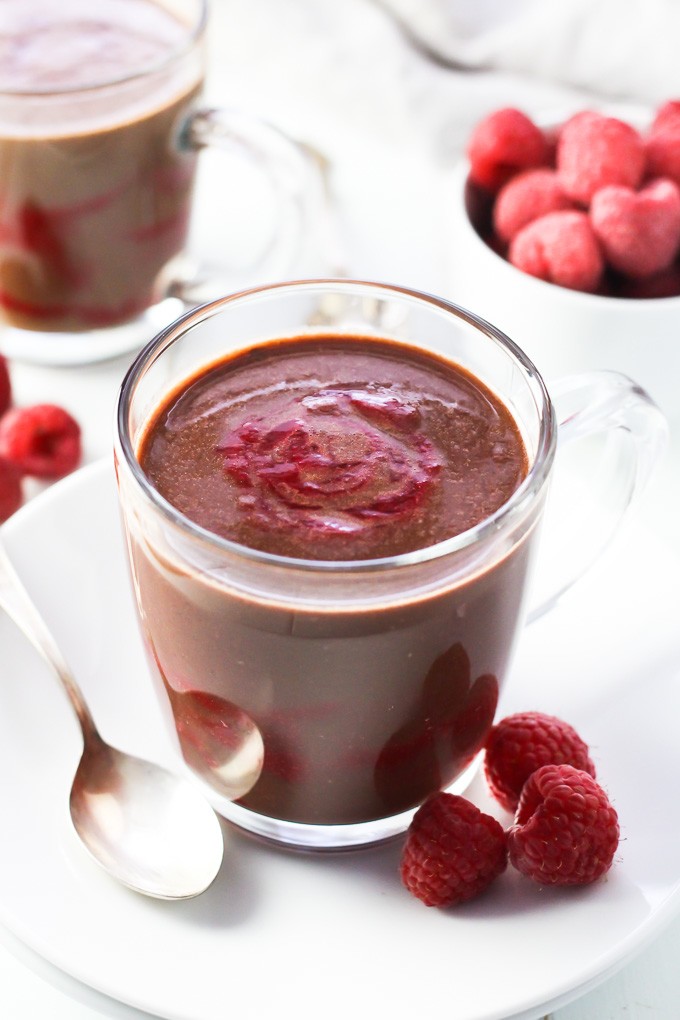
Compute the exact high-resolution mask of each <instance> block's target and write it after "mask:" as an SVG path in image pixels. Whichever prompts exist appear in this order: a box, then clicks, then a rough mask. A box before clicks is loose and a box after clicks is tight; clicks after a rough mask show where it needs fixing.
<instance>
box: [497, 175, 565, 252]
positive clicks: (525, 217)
mask: <svg viewBox="0 0 680 1020" xmlns="http://www.w3.org/2000/svg"><path fill="white" fill-rule="evenodd" d="M573 208H574V203H573V202H572V200H571V199H570V198H569V197H568V196H567V195H566V194H565V193H564V191H563V190H562V186H561V185H560V183H559V181H558V179H557V174H556V173H555V171H554V170H548V169H545V170H543V169H538V170H524V171H523V172H522V173H519V174H517V176H516V177H513V178H512V179H511V180H509V181H508V183H507V184H504V185H503V187H502V188H501V190H500V191H499V192H498V196H497V198H496V202H495V205H494V209H493V224H494V228H495V230H496V233H497V234H498V235H499V236H500V237H502V238H503V240H504V241H511V240H512V239H513V237H514V236H515V235H516V234H518V233H519V231H520V230H521V229H522V227H525V226H526V225H527V223H531V222H532V221H533V220H537V219H539V217H541V216H545V215H546V213H550V212H557V211H558V210H559V209H573Z"/></svg>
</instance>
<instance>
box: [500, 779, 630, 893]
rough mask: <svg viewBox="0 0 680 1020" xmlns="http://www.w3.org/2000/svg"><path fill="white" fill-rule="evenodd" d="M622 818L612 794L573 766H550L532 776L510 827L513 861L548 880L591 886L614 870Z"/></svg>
mask: <svg viewBox="0 0 680 1020" xmlns="http://www.w3.org/2000/svg"><path fill="white" fill-rule="evenodd" d="M618 845H619V822H618V817H617V814H616V811H615V810H614V808H613V807H612V805H611V804H610V803H609V799H608V798H607V794H606V793H605V792H604V790H603V789H602V787H601V786H599V785H598V783H596V782H595V780H594V779H593V777H592V776H590V775H588V773H587V772H582V771H580V770H579V769H575V768H574V767H573V766H572V765H544V766H543V767H542V768H540V769H538V771H536V772H534V774H533V775H532V776H530V778H529V779H528V780H527V782H526V785H525V787H524V789H523V790H522V796H521V797H520V801H519V807H518V808H517V814H516V815H515V823H514V825H513V826H512V827H511V828H510V829H509V830H508V852H509V858H510V863H511V864H512V865H513V866H514V867H515V868H517V870H518V871H521V872H522V874H523V875H527V876H528V877H529V878H533V879H535V881H537V882H540V883H542V884H543V885H587V884H588V883H589V882H594V881H595V880H596V879H598V878H600V877H601V876H602V875H604V873H605V872H606V871H608V870H609V868H610V866H611V863H612V860H613V858H614V854H615V852H616V848H617V846H618Z"/></svg>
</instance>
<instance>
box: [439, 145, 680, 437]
mask: <svg viewBox="0 0 680 1020" xmlns="http://www.w3.org/2000/svg"><path fill="white" fill-rule="evenodd" d="M468 172H469V164H468V163H467V161H463V162H461V163H460V164H459V165H458V166H457V167H456V169H455V171H454V176H453V181H452V188H451V199H452V209H451V210H450V214H451V220H450V222H451V230H452V236H451V240H450V253H451V266H450V270H449V280H450V286H449V289H448V296H449V297H450V298H451V299H452V300H453V301H456V302H457V303H458V304H461V305H463V306H464V307H466V308H469V309H470V310H471V311H474V312H476V313H477V314H478V315H481V316H482V317H483V318H485V319H487V320H488V321H489V322H492V323H493V324H494V326H497V327H498V328H499V329H502V330H503V331H504V332H505V333H506V334H507V335H508V336H509V337H510V338H511V339H512V340H514V341H515V342H516V343H517V344H518V345H519V346H520V347H521V348H523V350H524V351H525V352H526V353H527V354H528V355H529V357H530V358H531V359H532V360H533V361H534V362H535V363H536V366H537V367H538V369H539V371H540V372H541V373H542V375H543V376H544V378H545V379H546V382H547V383H548V385H549V384H550V380H551V379H553V378H556V377H558V376H563V375H566V374H570V373H572V372H580V371H587V370H591V369H601V368H603V369H613V370H616V371H619V372H623V373H624V374H625V375H627V376H629V377H630V378H631V379H633V380H634V381H635V382H637V383H638V384H639V385H640V386H642V388H643V389H645V390H646V391H647V393H648V394H649V395H650V396H651V397H652V399H653V400H654V401H655V402H656V403H657V404H658V406H659V407H660V408H661V410H662V411H663V412H664V413H665V414H666V416H667V417H669V418H672V417H680V297H665V298H637V299H636V298H619V297H603V296H601V295H596V294H586V293H583V292H580V291H575V290H568V289H567V288H565V287H560V286H557V285H556V284H553V283H546V282H545V281H543V280H539V279H537V278H536V277H533V276H530V275H529V274H527V273H524V272H522V271H521V270H519V269H516V268H515V267H514V266H513V265H511V264H510V263H509V262H507V261H506V260H505V259H504V258H503V257H502V256H501V255H498V254H497V253H496V252H495V251H493V249H492V248H490V247H489V246H488V245H487V244H486V242H485V241H484V240H482V238H481V236H480V235H479V234H478V233H477V231H476V230H475V228H474V227H473V225H472V222H471V220H470V215H469V209H468V203H469V202H470V201H471V189H470V188H469V186H468Z"/></svg>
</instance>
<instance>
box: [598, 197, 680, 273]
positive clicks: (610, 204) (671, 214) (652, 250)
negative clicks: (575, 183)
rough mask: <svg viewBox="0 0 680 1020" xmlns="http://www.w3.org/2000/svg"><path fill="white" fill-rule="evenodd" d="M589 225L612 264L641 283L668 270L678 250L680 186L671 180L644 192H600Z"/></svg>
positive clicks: (679, 241) (679, 243)
mask: <svg viewBox="0 0 680 1020" xmlns="http://www.w3.org/2000/svg"><path fill="white" fill-rule="evenodd" d="M590 222H591V223H592V225H593V230H594V232H595V236H596V237H597V238H598V240H599V242H600V244H601V246H602V250H603V251H604V254H605V258H606V260H607V262H608V263H609V265H610V266H612V267H613V268H614V269H617V270H618V271H619V272H620V273H623V274H624V275H625V276H630V277H633V278H637V279H640V278H644V277H646V276H652V275H654V274H655V273H659V272H661V271H662V270H663V269H668V267H669V266H670V265H671V263H672V262H673V260H674V258H675V256H676V255H677V253H678V248H680V188H678V186H677V185H676V184H674V183H673V181H669V180H657V181H652V182H651V183H650V184H648V185H646V187H644V188H642V189H641V190H640V191H632V190H631V189H630V188H624V187H621V186H618V187H616V186H612V187H609V188H602V190H601V191H598V192H596V194H595V195H594V196H593V201H592V203H591V207H590Z"/></svg>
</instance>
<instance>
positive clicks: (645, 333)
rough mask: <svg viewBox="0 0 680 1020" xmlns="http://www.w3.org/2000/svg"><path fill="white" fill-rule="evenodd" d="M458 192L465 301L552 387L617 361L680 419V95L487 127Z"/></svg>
mask: <svg viewBox="0 0 680 1020" xmlns="http://www.w3.org/2000/svg"><path fill="white" fill-rule="evenodd" d="M455 189H456V190H455V194H454V199H453V215H454V222H453V224H452V245H451V250H452V266H451V273H450V279H451V288H450V295H451V297H452V298H453V299H454V300H456V301H458V302H459V303H460V304H463V305H466V306H467V307H469V308H471V309H472V310H473V311H476V312H477V313H478V314H480V315H482V316H484V317H485V318H487V319H489V320H490V321H491V322H493V324H494V325H496V326H497V327H498V328H500V329H502V330H503V331H504V332H506V333H507V334H508V335H509V336H510V337H511V339H513V340H515V341H516V342H517V343H518V344H519V346H520V347H522V348H523V349H524V350H525V351H526V352H527V354H529V356H530V357H531V358H532V359H533V360H534V361H535V362H536V364H537V367H538V368H539V370H540V371H541V372H542V373H543V375H544V376H545V377H546V378H547V380H548V381H550V378H551V377H553V376H555V375H563V374H565V373H567V372H573V371H579V370H589V369H594V368H605V369H615V370H618V371H622V372H625V373H626V374H627V375H629V376H631V377H632V378H633V379H635V381H636V382H638V383H640V384H641V385H642V386H643V387H644V388H645V389H647V390H648V392H649V393H650V395H651V396H652V397H653V398H654V399H655V400H656V401H657V403H659V404H660V406H661V407H662V409H663V410H664V411H666V413H667V414H669V415H673V414H678V413H680V399H679V397H680V394H679V393H678V390H679V389H680V100H669V101H668V102H666V103H664V104H663V105H662V106H660V107H659V108H658V109H657V110H656V111H652V112H651V113H647V117H646V121H645V118H644V117H643V115H642V113H641V111H639V110H635V111H631V114H630V116H626V117H622V116H611V115H609V114H608V113H606V112H601V111H595V110H579V111H577V112H575V113H572V114H571V115H570V116H568V117H566V118H564V119H562V120H560V121H558V122H555V121H554V120H553V119H550V123H546V124H542V123H538V121H537V120H534V119H532V118H531V117H530V116H529V115H528V114H526V113H525V112H524V111H521V110H518V109H515V108H511V107H506V108H503V109H498V110H496V111H494V112H492V113H490V114H489V115H487V116H486V117H484V118H483V119H482V120H481V121H480V122H479V123H478V124H477V125H476V127H475V128H474V129H473V131H472V133H471V135H470V138H469V140H468V145H467V158H466V160H465V161H464V163H463V164H462V165H461V166H460V167H459V168H458V170H457V177H456V180H455Z"/></svg>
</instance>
